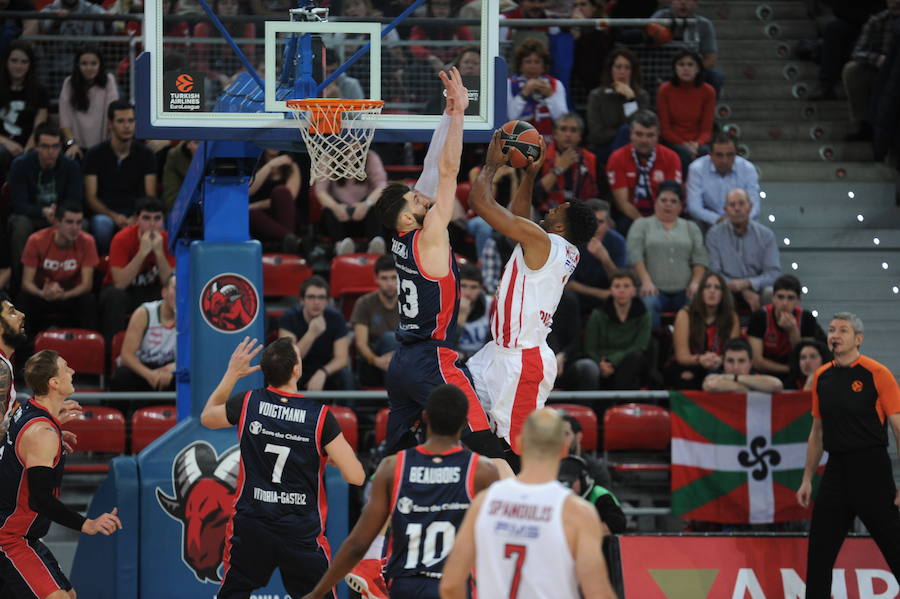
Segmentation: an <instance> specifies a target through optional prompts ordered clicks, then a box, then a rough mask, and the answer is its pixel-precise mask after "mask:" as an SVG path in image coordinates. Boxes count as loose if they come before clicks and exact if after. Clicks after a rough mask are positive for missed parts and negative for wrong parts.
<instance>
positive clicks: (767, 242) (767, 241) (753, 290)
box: [706, 189, 781, 312]
mask: <svg viewBox="0 0 900 599" xmlns="http://www.w3.org/2000/svg"><path fill="white" fill-rule="evenodd" d="M750 210H751V208H750V198H749V197H748V195H747V192H746V191H745V190H743V189H732V190H731V191H729V192H728V197H727V198H726V200H725V214H726V216H727V219H726V220H724V221H722V222H720V223H719V224H717V225H715V226H714V227H713V228H712V229H710V230H709V232H708V233H707V234H706V249H707V250H709V267H710V268H711V269H712V270H714V271H715V272H719V273H722V276H724V277H725V280H726V281H727V282H728V289H730V290H731V293H733V294H734V297H735V300H737V301H742V302H743V303H745V304H747V306H748V307H749V308H750V311H751V312H755V311H756V310H758V309H759V307H760V306H761V305H762V303H761V302H762V298H764V297H767V296H768V294H769V293H771V290H770V288H771V287H772V284H773V283H775V279H777V278H778V276H779V275H780V274H781V258H780V257H779V253H778V244H777V243H776V242H775V234H774V233H773V232H772V229H770V228H769V227H767V226H765V225H761V224H759V223H757V222H754V221H752V220H750Z"/></svg>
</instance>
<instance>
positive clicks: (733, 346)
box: [722, 337, 753, 360]
mask: <svg viewBox="0 0 900 599" xmlns="http://www.w3.org/2000/svg"><path fill="white" fill-rule="evenodd" d="M730 351H745V352H747V357H748V358H750V359H751V360H752V359H753V346H752V345H750V342H749V341H747V340H746V339H744V338H743V337H735V338H734V339H729V340H728V341H726V342H725V345H723V346H722V355H723V356H724V355H725V353H726V352H730Z"/></svg>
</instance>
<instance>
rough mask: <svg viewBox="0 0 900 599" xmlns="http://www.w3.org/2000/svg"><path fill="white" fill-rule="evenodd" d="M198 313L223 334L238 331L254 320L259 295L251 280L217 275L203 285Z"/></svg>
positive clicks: (233, 274) (229, 274) (228, 275)
mask: <svg viewBox="0 0 900 599" xmlns="http://www.w3.org/2000/svg"><path fill="white" fill-rule="evenodd" d="M200 313H201V314H203V319H204V320H205V321H206V322H207V324H209V326H211V327H212V328H214V329H216V330H218V331H222V332H223V333H237V332H240V331H243V330H244V329H246V328H247V327H249V326H250V323H252V322H253V321H254V320H256V315H257V314H258V313H259V294H258V293H257V292H256V287H254V286H253V283H251V282H250V281H248V280H247V279H246V278H244V277H242V276H241V275H239V274H235V273H225V274H221V275H217V276H215V277H213V278H212V279H210V280H209V282H208V283H207V284H206V286H204V287H203V293H201V294H200Z"/></svg>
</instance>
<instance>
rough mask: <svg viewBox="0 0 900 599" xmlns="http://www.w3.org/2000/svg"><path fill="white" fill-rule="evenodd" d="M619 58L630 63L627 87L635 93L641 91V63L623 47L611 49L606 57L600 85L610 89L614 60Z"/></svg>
mask: <svg viewBox="0 0 900 599" xmlns="http://www.w3.org/2000/svg"><path fill="white" fill-rule="evenodd" d="M620 56H621V57H622V58H624V59H625V60H627V61H628V62H629V63H631V81H630V82H629V87H631V89H632V90H634V91H635V93H637V92H639V91H641V84H642V81H641V61H640V60H638V57H637V56H635V54H634V52H632V51H631V50H629V49H628V48H626V47H624V46H616V47H615V48H613V51H612V52H610V53H609V56H607V58H606V67H605V68H604V69H603V73H602V74H601V76H600V83H601V84H602V85H604V86H605V87H612V84H613V78H612V67H613V63H615V62H616V59H617V58H618V57H620Z"/></svg>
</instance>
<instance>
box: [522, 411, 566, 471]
mask: <svg viewBox="0 0 900 599" xmlns="http://www.w3.org/2000/svg"><path fill="white" fill-rule="evenodd" d="M565 432H566V427H565V421H564V420H563V418H562V416H561V415H560V414H559V412H557V411H556V410H554V409H553V408H541V409H540V410H535V411H534V412H532V413H531V415H529V416H528V418H527V419H526V420H525V426H523V427H522V438H521V442H522V456H523V457H526V458H534V459H538V460H547V459H553V458H559V457H560V451H561V449H562V447H563V445H565Z"/></svg>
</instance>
